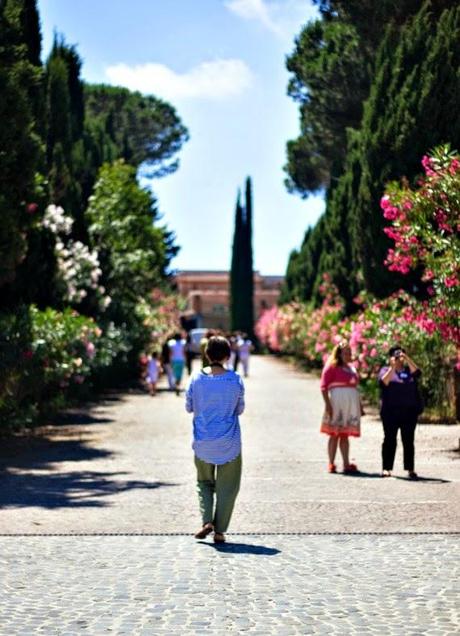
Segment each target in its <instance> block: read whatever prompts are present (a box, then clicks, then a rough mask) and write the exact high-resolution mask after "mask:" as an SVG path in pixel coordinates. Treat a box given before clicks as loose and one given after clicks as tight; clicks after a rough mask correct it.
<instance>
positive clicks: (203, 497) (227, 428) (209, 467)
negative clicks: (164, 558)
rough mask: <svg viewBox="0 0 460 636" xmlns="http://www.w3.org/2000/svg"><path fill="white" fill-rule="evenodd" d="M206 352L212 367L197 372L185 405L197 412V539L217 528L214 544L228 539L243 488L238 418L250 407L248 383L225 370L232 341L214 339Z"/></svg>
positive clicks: (194, 437) (190, 385) (195, 440)
mask: <svg viewBox="0 0 460 636" xmlns="http://www.w3.org/2000/svg"><path fill="white" fill-rule="evenodd" d="M206 355H207V357H208V360H209V366H206V367H204V368H203V369H202V370H201V371H198V372H196V373H195V374H194V375H193V376H192V378H191V380H190V384H189V386H188V389H187V392H186V403H185V408H186V410H187V412H188V413H193V445H192V448H193V450H194V451H195V466H196V470H197V490H198V500H199V504H200V510H201V516H202V520H203V526H202V528H201V529H200V530H199V531H198V532H197V533H196V534H195V538H196V539H204V538H205V537H206V536H207V535H208V534H210V533H211V532H214V542H215V543H223V542H224V541H225V535H224V532H226V531H227V528H228V525H229V523H230V519H231V516H232V512H233V507H234V505H235V500H236V496H237V494H238V491H239V488H240V480H241V432H240V423H239V418H238V416H239V415H241V413H242V412H243V411H244V384H243V380H242V379H241V378H240V376H239V375H237V374H236V373H235V372H234V371H231V370H227V369H226V368H225V364H226V363H227V362H228V359H229V357H230V344H229V342H228V340H226V339H225V338H224V337H222V336H212V337H211V338H209V341H208V343H207V345H206Z"/></svg>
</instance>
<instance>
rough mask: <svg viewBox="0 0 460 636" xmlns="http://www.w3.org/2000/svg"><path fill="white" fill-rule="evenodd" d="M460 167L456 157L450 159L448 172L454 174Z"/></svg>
mask: <svg viewBox="0 0 460 636" xmlns="http://www.w3.org/2000/svg"><path fill="white" fill-rule="evenodd" d="M459 168H460V161H459V160H458V159H452V161H451V164H450V166H449V172H450V174H451V175H454V174H455V173H456V172H458V170H459Z"/></svg>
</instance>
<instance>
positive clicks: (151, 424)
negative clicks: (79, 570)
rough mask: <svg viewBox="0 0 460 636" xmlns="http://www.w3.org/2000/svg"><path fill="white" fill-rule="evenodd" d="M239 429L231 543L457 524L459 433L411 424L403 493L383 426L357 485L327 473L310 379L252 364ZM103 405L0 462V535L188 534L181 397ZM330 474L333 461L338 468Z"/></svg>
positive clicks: (275, 363)
mask: <svg viewBox="0 0 460 636" xmlns="http://www.w3.org/2000/svg"><path fill="white" fill-rule="evenodd" d="M250 371H251V373H250V377H249V378H248V379H247V381H246V400H247V410H246V412H245V414H244V415H243V416H242V418H241V424H242V432H243V481H242V487H241V492H240V495H239V497H238V500H237V504H236V508H235V512H234V516H233V520H232V523H231V526H230V529H229V531H230V534H232V533H233V534H244V535H251V534H270V535H271V534H286V535H287V534H296V533H302V534H306V535H308V534H316V533H325V534H334V533H340V534H347V533H405V534H411V533H450V532H458V531H459V530H460V523H459V515H458V512H457V508H458V506H456V504H455V502H458V497H459V494H460V487H459V481H460V461H459V455H458V453H457V452H455V450H454V449H455V448H456V447H457V441H458V437H459V435H460V431H459V429H460V427H459V426H458V425H454V426H441V425H431V426H429V425H421V426H419V428H418V431H417V435H416V469H417V471H418V473H419V475H420V476H421V477H422V479H421V480H420V481H418V482H410V481H407V480H406V479H405V473H404V471H403V470H402V457H401V449H400V448H398V453H397V457H396V464H395V475H396V478H394V479H385V480H383V479H381V478H380V477H379V475H380V445H381V440H382V435H381V425H380V422H379V420H378V418H377V417H376V415H369V416H366V417H365V418H364V421H363V425H362V431H363V434H362V437H361V438H360V439H359V440H351V457H352V458H353V459H354V461H356V463H357V464H358V466H359V468H360V469H361V471H362V475H361V476H356V477H355V476H344V475H341V474H340V473H339V474H336V475H329V474H328V473H327V470H326V469H327V457H326V442H327V438H326V437H325V436H323V435H320V433H319V422H320V417H321V414H322V408H323V407H322V398H321V395H320V391H319V386H318V385H319V383H318V378H316V377H314V376H312V375H307V374H305V373H303V372H300V371H297V370H295V369H294V368H293V367H292V366H289V365H288V364H287V363H285V362H283V361H281V360H279V359H275V358H271V357H261V356H259V357H253V358H252V360H251V370H250ZM160 389H162V390H160V391H159V393H158V394H157V396H156V397H155V398H151V397H150V396H148V395H147V394H144V393H142V392H141V391H133V392H127V393H122V394H111V395H108V396H107V399H106V400H104V401H101V402H100V403H98V404H97V405H94V406H93V408H88V409H86V410H83V411H79V412H71V413H69V414H68V416H67V417H66V418H63V419H62V422H61V423H60V424H58V425H55V426H51V427H48V428H47V429H46V431H45V432H46V435H45V436H36V437H34V438H32V439H29V440H23V441H21V442H20V443H16V444H15V445H12V444H5V445H4V448H3V450H2V451H1V454H0V466H1V474H0V505H1V509H2V514H1V515H0V534H2V535H3V536H6V535H11V534H40V535H49V534H79V535H86V534H98V535H111V534H117V535H119V534H123V535H128V534H136V535H137V534H140V535H150V534H159V535H169V534H174V535H181V534H189V533H190V534H191V533H193V532H194V531H195V530H196V529H197V527H198V526H199V525H200V518H199V514H198V504H197V499H196V493H195V473H194V465H193V456H192V451H191V448H190V442H191V418H190V417H189V416H188V415H187V414H186V413H185V410H184V400H183V396H181V397H176V396H175V395H174V394H173V393H170V392H168V391H167V390H166V383H165V381H164V380H162V381H161V383H160ZM339 470H340V462H339Z"/></svg>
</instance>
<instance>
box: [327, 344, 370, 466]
mask: <svg viewBox="0 0 460 636" xmlns="http://www.w3.org/2000/svg"><path fill="white" fill-rule="evenodd" d="M350 363H351V349H350V347H349V345H348V343H347V342H345V341H343V342H341V343H340V344H338V345H337V346H335V347H334V349H333V350H332V353H331V355H330V357H329V360H328V361H327V362H326V365H325V367H324V369H323V372H322V374H321V392H322V394H323V398H324V403H325V412H324V416H323V421H322V423H321V432H322V433H326V434H327V435H329V443H328V453H329V472H330V473H335V472H337V467H336V465H335V456H336V453H337V446H340V452H341V454H342V458H343V472H344V473H348V474H350V473H357V472H358V468H357V466H356V465H355V464H350V460H349V452H350V444H349V440H348V438H349V437H350V436H352V437H359V436H360V435H361V430H360V419H361V415H362V413H363V411H362V406H361V398H360V396H359V391H358V383H359V376H358V373H357V371H356V369H355V368H354V367H352V366H351V364H350Z"/></svg>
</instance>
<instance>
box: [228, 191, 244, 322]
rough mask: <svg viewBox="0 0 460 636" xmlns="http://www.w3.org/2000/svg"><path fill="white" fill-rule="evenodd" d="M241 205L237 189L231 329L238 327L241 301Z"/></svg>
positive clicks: (231, 284)
mask: <svg viewBox="0 0 460 636" xmlns="http://www.w3.org/2000/svg"><path fill="white" fill-rule="evenodd" d="M243 249H244V247H243V207H242V205H241V194H240V192H239V191H238V197H237V200H236V208H235V228H234V231H233V244H232V263H231V267H230V326H231V328H232V330H233V331H235V330H237V329H239V328H240V325H241V321H242V316H241V302H240V296H239V295H240V292H241V288H242V287H243V286H244V280H243V279H244V268H243V259H242V258H241V255H242V252H243Z"/></svg>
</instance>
